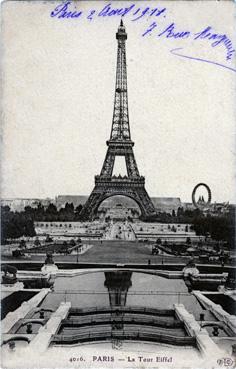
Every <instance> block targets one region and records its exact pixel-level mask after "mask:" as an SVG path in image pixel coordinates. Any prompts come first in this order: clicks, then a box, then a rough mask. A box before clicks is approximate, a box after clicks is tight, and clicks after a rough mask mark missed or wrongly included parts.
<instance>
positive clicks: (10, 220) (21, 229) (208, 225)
mask: <svg viewBox="0 0 236 369" xmlns="http://www.w3.org/2000/svg"><path fill="white" fill-rule="evenodd" d="M1 209H2V211H1V215H2V240H3V241H4V240H6V239H7V238H18V237H21V236H30V237H32V236H35V229H34V222H35V221H45V222H53V221H62V222H63V221H79V220H80V212H81V210H82V205H79V206H77V207H76V208H75V207H74V205H73V204H69V203H66V204H65V207H64V208H61V209H59V210H58V209H57V208H56V206H55V205H54V204H49V205H48V206H47V207H43V206H42V205H41V204H39V205H38V206H37V207H36V208H32V207H30V206H26V207H25V210H24V211H23V212H13V211H11V210H10V208H9V207H8V206H3V207H1ZM148 221H153V222H162V223H170V224H171V223H180V224H181V223H182V224H183V223H185V224H191V228H192V229H193V230H195V231H196V234H197V235H203V236H211V238H213V239H214V240H217V241H226V242H228V243H229V245H230V246H231V247H232V248H233V247H234V246H235V245H234V243H235V210H234V208H231V209H230V212H229V213H227V214H224V215H222V216H211V215H207V216H205V215H204V214H203V213H202V212H201V211H200V210H199V209H195V210H184V209H183V208H179V209H178V210H177V212H175V211H173V212H172V214H168V213H159V214H158V215H156V216H155V217H152V218H150V219H148Z"/></svg>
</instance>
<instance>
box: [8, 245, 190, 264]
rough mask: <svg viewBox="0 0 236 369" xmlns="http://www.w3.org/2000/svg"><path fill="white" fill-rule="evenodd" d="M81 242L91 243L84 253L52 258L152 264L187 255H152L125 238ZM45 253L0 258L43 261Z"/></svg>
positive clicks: (179, 259) (181, 259)
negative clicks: (25, 256) (24, 256)
mask: <svg viewBox="0 0 236 369" xmlns="http://www.w3.org/2000/svg"><path fill="white" fill-rule="evenodd" d="M83 244H84V245H85V244H87V245H92V247H91V248H89V249H88V250H87V251H86V252H85V253H84V254H78V255H77V254H76V252H74V253H73V254H70V255H62V254H54V255H53V260H54V261H55V262H73V263H76V262H79V263H80V262H81V263H98V264H99V263H102V264H103V263H110V264H118V263H120V264H129V263H137V264H148V260H150V261H151V263H152V264H162V263H173V264H184V263H186V261H187V260H189V258H188V257H177V256H169V255H162V254H160V255H152V254H151V249H152V246H151V245H147V244H146V243H142V242H138V241H127V240H117V241H116V240H103V241H84V242H83ZM45 254H46V250H45V253H44V254H31V258H30V259H26V258H20V259H19V258H12V257H4V256H2V260H3V261H6V260H9V261H13V260H14V261H16V262H17V263H19V262H23V263H24V262H29V263H30V262H31V261H40V262H44V260H45Z"/></svg>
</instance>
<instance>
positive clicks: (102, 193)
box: [80, 19, 156, 220]
mask: <svg viewBox="0 0 236 369" xmlns="http://www.w3.org/2000/svg"><path fill="white" fill-rule="evenodd" d="M116 39H117V42H118V49H117V67H116V87H115V101H114V111H113V120H112V128H111V134H110V139H109V140H108V141H107V142H106V143H107V146H108V149H107V153H106V157H105V160H104V163H103V167H102V170H101V173H100V175H96V176H95V187H94V189H93V191H92V192H91V194H90V196H89V198H88V200H87V202H86V203H85V205H84V207H83V209H82V210H81V213H80V217H81V219H83V220H92V219H93V218H94V215H95V214H96V211H97V209H98V207H99V205H100V204H101V202H102V201H104V200H105V199H107V198H108V197H111V196H115V195H124V196H127V197H130V198H131V199H133V200H134V201H135V202H136V203H137V204H138V206H139V208H140V210H141V218H142V219H144V220H145V219H146V218H147V217H150V216H153V215H155V214H156V212H155V208H154V205H153V203H152V201H151V199H150V197H149V196H148V193H147V191H146V190H145V178H144V177H143V176H140V174H139V171H138V167H137V164H136V160H135V157H134V152H133V146H134V142H133V141H132V140H131V135H130V126H129V112H128V94H127V70H126V51H125V41H126V40H127V33H126V31H125V27H124V25H123V21H122V19H121V22H120V26H119V27H118V32H117V33H116ZM116 156H124V157H125V163H126V169H127V176H124V177H122V176H120V175H119V176H113V175H112V173H113V168H114V163H115V158H116Z"/></svg>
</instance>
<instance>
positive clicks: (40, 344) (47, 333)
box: [29, 302, 71, 352]
mask: <svg viewBox="0 0 236 369" xmlns="http://www.w3.org/2000/svg"><path fill="white" fill-rule="evenodd" d="M70 308H71V302H61V304H60V306H59V307H58V309H57V310H56V311H55V312H54V313H53V314H52V315H51V317H50V319H49V320H48V322H47V323H46V324H45V325H44V326H43V327H41V328H40V329H39V331H38V333H37V335H36V337H35V338H34V339H33V340H32V342H31V343H30V344H29V349H30V350H31V349H32V350H36V351H37V352H44V351H46V350H47V348H48V346H49V344H50V341H51V338H52V336H53V335H54V334H56V332H57V331H58V328H59V327H60V324H61V321H62V320H63V319H65V318H66V317H67V315H68V312H69V310H70Z"/></svg>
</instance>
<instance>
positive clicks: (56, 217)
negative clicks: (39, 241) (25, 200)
mask: <svg viewBox="0 0 236 369" xmlns="http://www.w3.org/2000/svg"><path fill="white" fill-rule="evenodd" d="M81 210H82V205H78V206H77V207H76V208H75V207H74V205H73V204H72V203H71V204H69V203H66V204H65V206H64V208H61V209H59V210H58V209H57V207H56V206H55V205H54V204H49V205H48V206H47V207H44V206H42V205H41V204H39V205H38V206H37V207H36V208H32V207H31V206H26V207H25V211H24V212H25V214H26V215H27V216H30V217H31V219H32V220H34V221H39V222H43V221H45V222H57V221H58V222H60V221H62V222H71V221H72V222H73V221H76V220H77V221H78V220H80V216H79V214H80V212H81Z"/></svg>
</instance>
